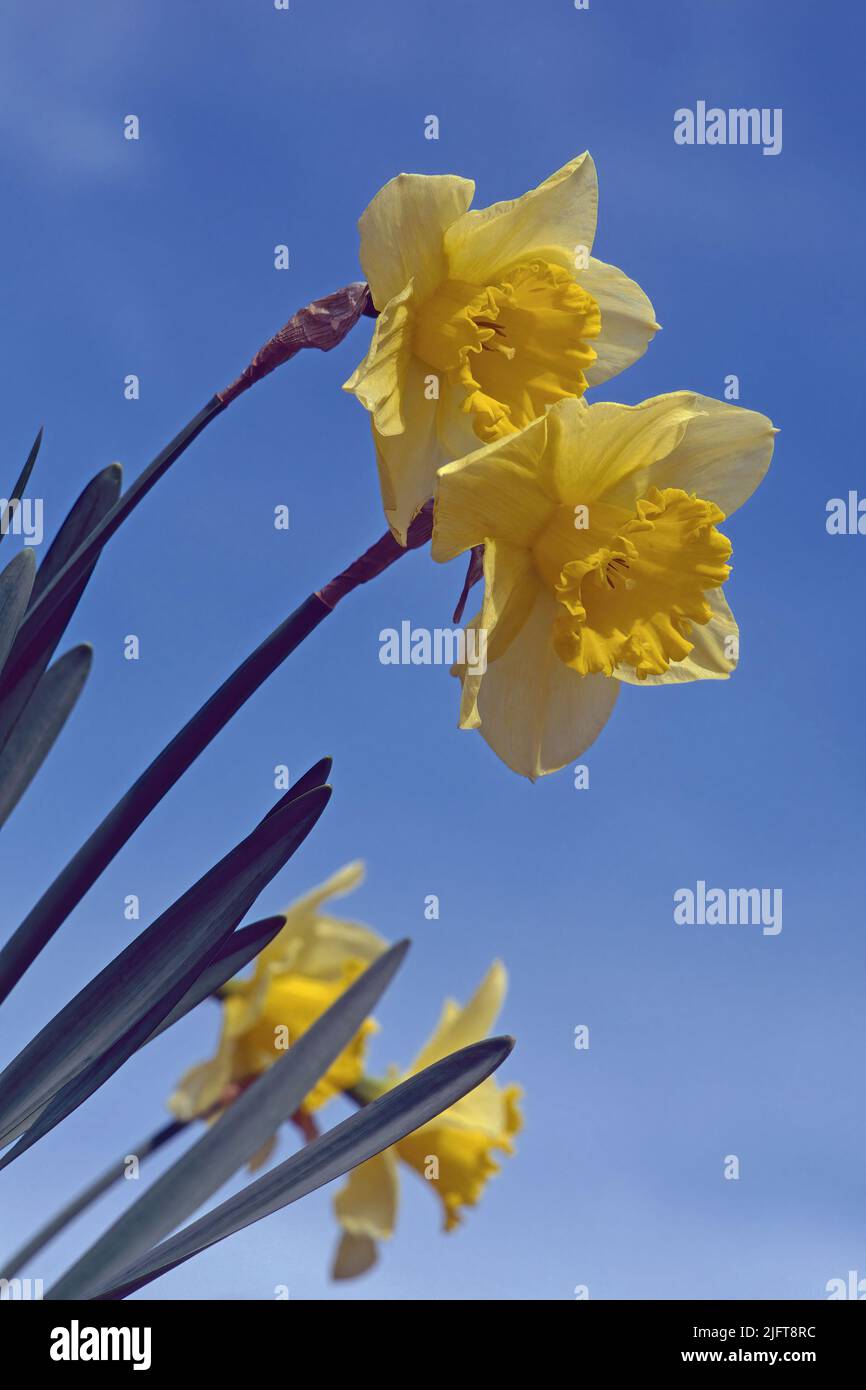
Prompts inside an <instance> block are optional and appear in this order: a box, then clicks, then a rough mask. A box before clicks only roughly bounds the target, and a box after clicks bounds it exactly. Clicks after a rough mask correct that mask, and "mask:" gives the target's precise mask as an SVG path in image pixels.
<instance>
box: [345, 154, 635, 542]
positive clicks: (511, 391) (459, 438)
mask: <svg viewBox="0 0 866 1390" xmlns="http://www.w3.org/2000/svg"><path fill="white" fill-rule="evenodd" d="M474 191H475V185H474V183H472V181H471V180H469V179H463V178H458V177H457V176H456V175H453V174H443V175H425V174H400V175H399V176H398V177H397V178H395V179H392V180H391V182H390V183H387V184H386V185H385V187H384V188H382V189H381V190H380V191H379V192H378V193H377V194H376V196H375V198H374V199H373V201H372V202H371V203H370V205H369V207H368V208H367V209H366V211H365V212H364V214H363V216H362V217H361V220H360V222H359V229H360V233H361V251H360V257H361V264H362V266H363V268H364V273H365V275H366V276H367V280H368V282H369V285H370V291H371V293H372V296H373V303H374V305H375V307H376V308H377V309H378V310H379V318H378V320H377V323H376V327H375V330H374V333H373V340H372V343H371V345H370V350H369V352H368V353H367V356H366V358H365V359H364V361H363V362H362V363H361V365H360V366H359V367H358V368H357V370H356V371H355V373H354V374H353V376H352V377H351V378H350V379H349V381H347V382H346V386H345V389H346V390H348V391H352V392H354V394H355V395H356V396H357V397H358V399H359V400H360V401H361V402H362V404H363V405H364V406H366V408H367V409H368V410H369V411H370V413H371V415H372V425H373V437H374V440H375V445H376V455H377V460H378V465H379V479H380V483H381V488H382V500H383V503H384V507H385V514H386V516H387V518H388V522H389V524H390V526H391V528H392V530H393V531H394V534H395V535H396V536H397V537H398V539H399V540H400V541H401V542H402V543H404V544H405V539H406V531H407V528H408V526H409V523H410V521H411V520H412V517H413V516H414V515H415V514H416V513H417V512H418V511H419V509H420V508H421V507H422V506H423V504H424V502H425V501H426V500H427V498H428V497H430V496H432V493H433V487H434V478H435V474H436V470H437V468H439V467H440V465H442V464H444V463H448V462H450V461H451V460H453V459H458V458H462V456H463V455H464V454H468V453H470V452H471V451H473V450H475V449H477V448H478V447H479V443H485V444H486V443H489V442H491V441H493V440H497V439H503V438H506V437H507V436H508V435H510V434H513V433H514V432H515V431H516V430H519V429H521V428H522V427H523V426H524V425H526V424H528V423H529V422H530V421H531V420H534V419H535V418H536V417H537V416H539V415H542V414H543V413H544V411H545V410H546V408H547V407H548V406H549V405H550V404H552V403H553V402H554V401H558V400H562V399H563V398H567V397H571V396H581V395H582V394H583V392H584V391H585V390H586V388H587V387H588V386H596V385H598V384H599V383H600V382H603V381H607V380H608V378H609V377H612V376H614V375H615V374H616V373H617V372H621V371H622V370H623V368H624V367H627V366H628V365H629V364H630V363H631V362H633V361H635V359H636V358H638V357H640V356H641V354H642V353H643V352H644V351H645V350H646V346H647V343H648V342H649V339H650V338H651V336H652V335H653V333H654V332H655V330H656V328H657V327H658V324H657V323H656V321H655V314H654V312H653V307H652V305H651V304H650V302H649V300H648V299H647V297H646V295H645V294H644V293H643V291H642V290H641V289H640V288H639V287H638V285H636V284H635V283H634V281H632V280H630V279H629V278H628V277H627V276H626V275H624V274H623V273H622V271H621V270H618V269H617V268H616V267H615V266H611V265H606V264H605V263H604V262H603V261H599V260H596V259H595V258H594V257H591V256H590V254H589V253H590V250H591V247H592V243H593V238H594V236H595V224H596V211H597V204H598V186H597V181H596V174H595V166H594V164H593V162H592V160H591V158H590V157H589V155H588V154H582V155H580V156H579V158H577V159H573V160H572V161H571V162H570V163H569V164H566V165H565V166H564V167H563V168H562V169H560V170H558V172H557V173H555V174H552V175H551V177H550V178H549V179H546V180H545V182H544V183H542V184H541V185H540V186H539V187H538V188H534V189H532V190H531V191H530V192H529V193H525V194H524V195H523V197H522V198H517V199H516V200H514V201H513V202H505V203H495V204H494V205H493V206H492V207H489V208H482V209H479V210H477V211H474V212H470V211H469V205H470V203H471V201H472V197H473V194H474Z"/></svg>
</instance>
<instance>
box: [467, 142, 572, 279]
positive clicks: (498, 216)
mask: <svg viewBox="0 0 866 1390" xmlns="http://www.w3.org/2000/svg"><path fill="white" fill-rule="evenodd" d="M597 213H598V181H597V179H596V173H595V165H594V164H593V162H592V159H591V158H590V156H589V154H582V155H579V156H578V157H577V158H576V159H572V160H571V161H570V162H569V163H568V164H566V165H564V166H563V167H562V168H561V169H559V170H557V172H556V173H555V174H551V176H550V178H548V179H545V181H544V183H542V184H540V185H539V186H538V188H533V189H531V190H530V192H528V193H524V195H523V197H522V198H516V199H514V200H512V201H511V202H504V203H494V204H493V205H492V207H488V208H481V209H479V210H477V211H475V212H466V213H464V214H463V216H462V217H460V218H458V219H457V220H456V221H455V222H453V223H452V225H451V226H450V227H449V228H448V230H447V232H446V233H445V249H446V253H447V257H448V271H449V275H450V276H451V278H452V279H454V280H465V281H468V282H470V283H471V284H476V285H489V284H492V283H493V282H494V281H495V280H496V278H497V275H498V274H499V273H500V272H502V271H504V270H506V269H508V267H509V266H512V265H514V264H515V263H516V262H517V261H520V260H525V259H526V258H527V257H528V256H532V257H539V258H541V259H544V260H546V261H550V262H551V263H552V264H554V265H561V266H562V267H563V268H564V269H565V270H568V271H570V272H571V273H572V274H574V275H575V277H576V278H577V279H579V278H580V277H579V275H578V274H577V272H576V271H575V255H576V251H577V248H578V247H585V248H586V249H587V250H589V249H591V247H592V242H593V238H594V236H595V223H596V217H597Z"/></svg>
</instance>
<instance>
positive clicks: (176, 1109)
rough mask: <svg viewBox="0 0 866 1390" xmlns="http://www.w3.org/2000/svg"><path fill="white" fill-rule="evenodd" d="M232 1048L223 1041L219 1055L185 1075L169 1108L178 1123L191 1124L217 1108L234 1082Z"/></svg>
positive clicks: (225, 1040)
mask: <svg viewBox="0 0 866 1390" xmlns="http://www.w3.org/2000/svg"><path fill="white" fill-rule="evenodd" d="M233 1053H234V1049H233V1045H232V1044H231V1043H230V1042H229V1041H228V1040H227V1039H226V1038H225V1037H223V1039H222V1042H221V1044H220V1047H219V1049H218V1051H217V1055H216V1056H215V1057H213V1058H211V1060H210V1061H209V1062H199V1064H198V1065H197V1066H194V1067H190V1068H189V1070H188V1071H185V1072H184V1074H183V1076H182V1077H181V1079H180V1081H179V1082H178V1084H177V1087H176V1089H175V1091H174V1092H173V1094H172V1095H171V1096H170V1097H169V1101H168V1108H169V1110H170V1111H171V1113H172V1114H173V1115H176V1116H177V1118H178V1119H179V1120H192V1119H195V1117H196V1116H197V1115H203V1114H204V1113H205V1111H207V1110H210V1109H211V1108H212V1106H214V1105H216V1103H217V1101H218V1100H219V1098H220V1096H221V1095H222V1093H223V1091H224V1090H225V1088H226V1086H227V1085H228V1084H229V1082H230V1081H231V1079H232V1058H233Z"/></svg>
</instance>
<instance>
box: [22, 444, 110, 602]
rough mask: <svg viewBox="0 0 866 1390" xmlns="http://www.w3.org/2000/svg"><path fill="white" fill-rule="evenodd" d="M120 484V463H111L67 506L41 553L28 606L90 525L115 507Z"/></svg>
mask: <svg viewBox="0 0 866 1390" xmlns="http://www.w3.org/2000/svg"><path fill="white" fill-rule="evenodd" d="M122 483H123V469H122V467H121V466H120V464H119V463H110V464H109V465H108V467H107V468H103V469H102V470H101V472H99V473H97V474H96V476H95V477H93V478H91V479H90V482H89V483H88V484H87V486H86V487H85V488H84V490H83V491H82V493H81V494H80V496H79V497H78V498H77V499H76V501H75V502H74V503H73V505H72V506H71V507H70V509H69V514H68V516H67V517H66V519H65V521H64V522H63V525H62V526H61V527H60V530H59V531H58V532H57V535H56V536H55V537H54V540H53V541H52V542H51V544H50V546H49V547H48V549H47V550H46V552H45V555H44V556H43V559H42V563H41V565H40V566H39V571H38V573H37V575H36V583H35V584H34V585H33V595H32V597H31V599H30V606H31V608H32V607H33V605H34V604H35V603H38V602H39V600H40V598H41V597H42V595H43V594H44V592H45V590H46V589H47V588H48V586H49V584H51V583H53V581H54V579H55V578H56V577H57V575H58V574H59V573H60V571H61V570H62V569H63V567H64V565H66V564H67V563H68V561H69V560H70V559H71V558H72V556H73V555H74V554H75V552H76V550H78V548H79V546H80V545H82V544H83V542H84V541H86V540H87V537H88V536H89V535H90V533H91V531H92V530H93V528H94V527H95V526H98V525H99V523H100V521H102V518H103V517H104V516H105V515H106V513H107V512H109V511H110V510H111V508H112V507H113V506H114V504H115V502H116V501H117V499H118V497H119V496H120V488H121V485H122Z"/></svg>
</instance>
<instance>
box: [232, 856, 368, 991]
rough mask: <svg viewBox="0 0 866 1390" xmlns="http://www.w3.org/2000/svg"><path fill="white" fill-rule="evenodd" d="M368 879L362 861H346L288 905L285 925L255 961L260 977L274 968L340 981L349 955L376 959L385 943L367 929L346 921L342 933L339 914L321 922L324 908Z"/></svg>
mask: <svg viewBox="0 0 866 1390" xmlns="http://www.w3.org/2000/svg"><path fill="white" fill-rule="evenodd" d="M363 879H364V865H363V862H362V861H361V860H356V861H355V862H354V863H351V864H346V865H345V867H344V868H342V869H339V870H338V871H337V872H336V873H335V874H332V875H331V877H330V878H329V879H328V880H327V881H326V882H325V883H322V884H320V885H319V886H318V887H317V888H313V889H312V890H311V891H310V892H309V893H305V894H304V896H303V897H302V898H298V899H297V901H296V902H294V903H292V904H291V906H290V907H288V908H286V914H285V915H286V924H285V926H284V927H283V929H282V930H281V931H280V932H279V933H278V934H277V936H275V937H274V939H273V941H272V942H271V943H270V945H268V946H266V947H265V949H264V950H263V951H262V952H260V954H259V956H258V958H257V960H256V976H257V977H261V976H264V975H270V973H271V971H272V970H274V969H275V970H278V971H285V970H298V971H300V972H301V973H302V974H305V975H313V976H317V977H320V978H322V979H336V978H338V977H339V976H340V974H341V973H342V970H343V965H344V962H345V961H346V959H348V958H352V959H356V960H357V959H360V960H375V958H376V956H377V955H380V954H381V952H382V950H384V948H385V946H386V944H387V943H386V942H384V941H383V940H382V938H381V937H379V936H377V935H376V933H375V932H372V931H370V929H369V928H368V927H361V926H358V925H357V924H355V923H346V924H345V925H346V928H347V931H346V933H345V935H344V936H343V937H341V935H340V932H339V931H338V930H337V929H336V927H335V925H334V924H335V923H336V922H337V919H336V918H330V917H329V918H328V919H327V920H328V923H329V926H328V927H327V929H325V928H323V927H322V926H321V925H320V922H321V917H322V914H321V907H322V904H323V903H325V902H327V901H328V899H329V898H341V897H344V896H345V894H347V893H351V892H352V891H353V889H355V888H357V887H358V885H359V884H360V883H362V882H363Z"/></svg>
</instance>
